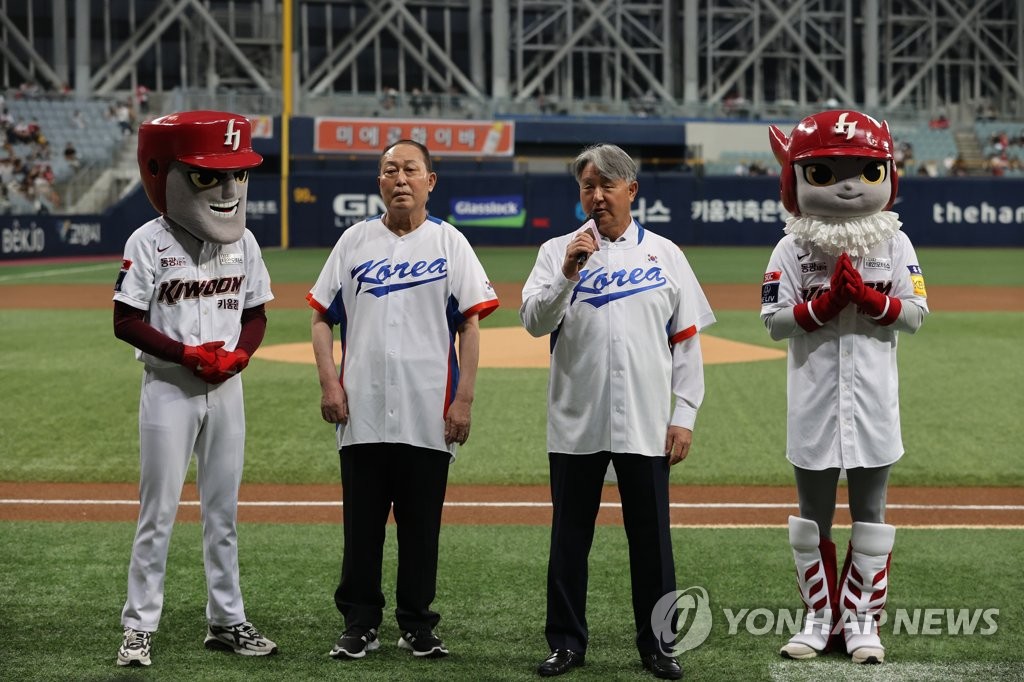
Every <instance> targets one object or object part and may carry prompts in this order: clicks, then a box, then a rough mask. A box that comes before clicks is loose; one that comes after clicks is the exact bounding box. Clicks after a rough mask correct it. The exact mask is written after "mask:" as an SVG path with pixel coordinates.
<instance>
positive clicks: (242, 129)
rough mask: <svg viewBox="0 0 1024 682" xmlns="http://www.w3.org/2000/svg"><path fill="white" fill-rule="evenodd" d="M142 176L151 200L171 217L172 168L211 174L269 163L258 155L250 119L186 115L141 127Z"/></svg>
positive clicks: (215, 114) (214, 113) (219, 113)
mask: <svg viewBox="0 0 1024 682" xmlns="http://www.w3.org/2000/svg"><path fill="white" fill-rule="evenodd" d="M138 156H139V173H140V175H141V176H142V185H143V187H145V188H146V196H148V197H149V201H150V203H152V204H153V207H154V208H156V210H158V211H159V212H160V213H166V212H167V172H168V171H169V170H170V167H171V163H172V162H174V161H180V162H181V163H184V164H186V165H188V166H193V167H196V168H207V169H210V170H222V171H227V170H242V169H245V168H255V167H256V166H258V165H260V164H261V163H263V157H262V156H260V155H259V154H257V153H256V152H254V151H253V149H252V125H251V124H250V123H249V119H247V118H245V117H244V116H239V115H238V114H230V113H227V112H223V111H184V112H180V113H177V114H169V115H167V116H162V117H160V118H156V119H153V120H152V121H147V122H146V123H143V124H142V125H141V126H139V155H138Z"/></svg>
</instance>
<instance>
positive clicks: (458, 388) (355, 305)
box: [306, 140, 498, 660]
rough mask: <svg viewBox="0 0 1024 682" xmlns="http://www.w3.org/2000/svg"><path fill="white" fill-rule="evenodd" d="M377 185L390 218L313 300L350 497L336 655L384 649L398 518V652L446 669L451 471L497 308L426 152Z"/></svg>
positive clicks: (369, 225)
mask: <svg viewBox="0 0 1024 682" xmlns="http://www.w3.org/2000/svg"><path fill="white" fill-rule="evenodd" d="M377 182H378V186H379V187H380V193H381V197H382V198H383V200H384V204H385V206H386V207H387V208H386V211H385V213H384V214H383V215H379V216H376V217H373V218H367V219H366V220H364V221H362V222H359V223H356V224H355V225H353V226H351V227H350V228H348V229H347V230H345V232H344V233H343V234H342V235H341V237H340V238H339V239H338V243H337V244H336V245H335V246H334V250H333V251H332V252H331V255H330V256H329V257H328V259H327V262H326V263H325V264H324V267H323V270H322V271H321V272H320V276H319V278H318V279H317V281H316V284H315V285H314V286H313V288H312V290H311V291H310V292H309V294H308V295H307V297H306V298H307V300H308V301H309V304H310V306H312V307H313V314H312V321H311V324H312V338H313V352H314V355H315V357H316V363H317V371H318V374H319V378H320V388H321V392H322V396H321V400H320V414H321V416H322V417H323V419H324V420H325V421H327V422H328V423H331V424H337V425H338V427H337V434H338V450H339V453H340V456H341V486H342V495H343V498H344V506H343V517H344V537H345V549H344V556H343V558H342V566H341V582H340V583H339V585H338V588H337V590H336V591H335V593H334V602H335V605H336V606H337V608H338V610H339V611H340V612H341V614H342V616H343V617H344V619H345V629H344V631H343V632H342V633H341V636H339V637H338V640H337V641H336V642H335V645H334V647H333V648H332V649H331V651H330V655H331V656H332V657H333V658H337V659H342V660H344V659H360V658H363V657H364V656H366V654H367V652H369V651H373V650H375V649H377V648H378V647H379V646H380V642H379V640H378V632H379V628H380V626H381V621H382V618H383V607H384V595H383V593H382V592H381V565H382V562H383V550H384V534H385V526H386V525H387V520H388V513H389V511H391V510H392V509H393V510H394V515H395V522H396V524H397V527H398V584H397V590H396V595H395V596H396V599H395V601H396V608H395V618H396V620H397V621H398V626H399V630H400V632H401V635H400V638H399V640H398V646H399V648H401V649H405V650H408V651H410V652H411V653H412V655H413V656H416V657H423V658H436V657H441V656H446V655H447V654H448V649H447V647H446V646H445V644H444V642H443V641H442V640H441V639H440V637H438V636H437V633H436V632H435V631H434V628H435V627H436V626H437V624H438V622H439V621H440V619H441V616H440V615H439V614H438V613H437V612H435V611H433V610H431V608H430V606H431V603H432V602H433V600H434V596H435V592H436V586H437V560H438V556H437V551H438V539H439V535H440V530H441V510H442V506H443V504H444V496H445V490H446V486H447V481H448V465H449V464H450V462H451V461H452V459H454V457H455V446H456V445H457V444H462V443H465V442H466V439H467V438H469V432H470V421H471V420H470V411H471V406H472V403H473V394H474V390H475V385H476V371H477V363H478V360H479V353H480V329H479V320H480V319H481V318H483V317H486V316H487V315H489V314H490V313H491V312H493V311H494V310H495V309H496V308H497V307H498V299H497V297H496V296H495V295H494V290H493V289H492V288H491V285H490V283H489V282H488V281H487V275H486V273H485V272H484V269H483V266H482V265H480V261H479V260H477V257H476V254H474V253H473V249H472V248H471V247H470V245H469V242H468V241H467V240H466V238H465V237H464V236H463V235H462V233H460V232H459V231H458V230H456V229H455V228H454V227H453V226H451V225H449V224H448V223H446V222H444V221H441V220H438V219H437V218H433V217H431V216H430V215H429V214H428V213H427V200H428V198H429V196H430V192H431V191H433V189H434V184H435V183H436V182H437V174H436V173H434V171H433V167H432V164H431V158H430V152H429V151H428V150H427V148H426V147H425V146H423V145H422V144H420V143H419V142H414V141H412V140H399V141H398V142H396V143H394V144H391V145H389V146H388V147H387V149H385V150H384V153H383V154H381V157H380V165H379V175H378V178H377ZM335 326H337V327H338V328H339V329H340V335H341V347H342V354H343V357H342V361H341V362H342V365H341V375H340V376H339V375H338V370H337V367H336V365H335V360H334V354H333V345H334V327H335ZM456 336H458V340H459V342H458V344H459V349H458V357H456V352H455V338H456Z"/></svg>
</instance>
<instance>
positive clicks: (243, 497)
mask: <svg viewBox="0 0 1024 682" xmlns="http://www.w3.org/2000/svg"><path fill="white" fill-rule="evenodd" d="M137 499H138V486H137V485H135V484H131V483H117V484H88V483H11V482H7V483H5V482H0V521H134V520H135V519H136V518H137V515H138V504H137ZM198 499H199V498H198V495H197V492H196V488H195V486H194V485H187V486H186V487H185V491H184V493H183V495H182V506H181V507H180V508H179V510H178V519H179V520H181V521H192V522H194V521H198V520H199V506H198V502H197V500H198ZM550 501H551V496H550V491H549V489H548V487H547V486H522V485H507V486H468V485H453V486H449V488H448V496H447V500H446V502H445V511H444V522H445V523H452V524H475V525H488V524H507V525H548V524H549V523H550V522H551V507H550ZM670 501H671V504H672V509H671V517H672V523H673V524H674V525H677V526H718V527H722V526H775V527H783V526H785V525H786V519H787V517H788V516H789V515H790V514H795V513H796V511H797V509H796V492H795V490H794V489H793V488H792V487H790V486H775V487H772V486H745V487H729V486H672V490H671V494H670ZM618 503H619V496H618V491H617V490H616V489H615V487H614V486H608V487H607V488H606V489H605V491H604V497H603V505H602V509H601V512H600V514H599V516H598V523H600V524H602V525H622V511H621V509H620V508H619V506H618ZM238 516H239V520H240V521H241V522H242V523H340V522H341V484H340V483H338V484H334V485H262V484H246V485H243V486H242V490H241V494H240V503H239V512H238ZM886 520H887V521H888V522H890V523H893V524H895V525H897V526H903V527H910V526H917V527H936V526H941V527H950V526H971V527H982V526H985V527H1016V528H1024V489H1021V488H890V489H889V496H888V511H887V519H886ZM849 523H850V517H849V512H848V510H847V509H846V490H845V488H841V489H840V493H839V508H838V509H837V513H836V524H837V525H849Z"/></svg>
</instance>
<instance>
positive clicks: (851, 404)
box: [837, 308, 859, 468]
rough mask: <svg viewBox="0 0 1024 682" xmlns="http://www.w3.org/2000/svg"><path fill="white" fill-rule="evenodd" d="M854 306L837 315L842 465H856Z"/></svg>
mask: <svg viewBox="0 0 1024 682" xmlns="http://www.w3.org/2000/svg"><path fill="white" fill-rule="evenodd" d="M855 311H856V309H855V308H851V309H848V310H844V311H843V312H842V313H840V315H839V320H838V322H839V354H838V360H837V361H838V363H839V367H838V370H839V371H838V372H837V375H838V376H837V378H838V381H839V448H840V454H841V456H842V462H843V466H845V467H847V468H848V467H851V466H857V465H858V461H859V458H857V450H856V438H855V435H854V417H855V414H854V412H855V406H856V402H855V401H854V396H853V379H854V369H855V363H854V358H855V355H854V353H853V346H854V343H855V340H856V333H855V331H856V329H855V328H856V325H857V313H856V312H855Z"/></svg>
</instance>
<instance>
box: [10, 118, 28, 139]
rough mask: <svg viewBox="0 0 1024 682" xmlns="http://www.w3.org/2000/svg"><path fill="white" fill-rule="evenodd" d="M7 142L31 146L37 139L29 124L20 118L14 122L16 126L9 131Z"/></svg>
mask: <svg viewBox="0 0 1024 682" xmlns="http://www.w3.org/2000/svg"><path fill="white" fill-rule="evenodd" d="M7 141H8V142H10V143H11V144H31V143H32V142H35V139H34V136H33V135H32V130H31V129H30V128H29V125H28V123H26V122H25V121H23V120H21V119H20V118H19V119H17V120H16V121H15V122H14V126H13V127H11V128H9V129H8V131H7Z"/></svg>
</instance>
